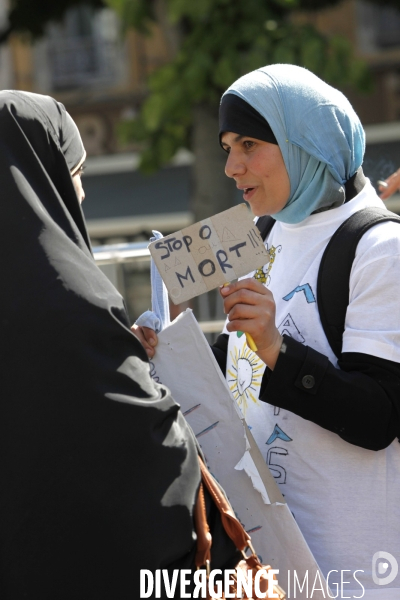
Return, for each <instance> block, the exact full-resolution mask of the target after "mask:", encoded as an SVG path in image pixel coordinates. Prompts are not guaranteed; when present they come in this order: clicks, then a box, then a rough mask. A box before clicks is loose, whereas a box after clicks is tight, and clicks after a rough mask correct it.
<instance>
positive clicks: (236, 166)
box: [225, 151, 246, 178]
mask: <svg viewBox="0 0 400 600" xmlns="http://www.w3.org/2000/svg"><path fill="white" fill-rule="evenodd" d="M245 171H246V167H245V165H244V163H243V161H241V160H240V158H239V157H238V156H237V155H236V154H235V153H234V152H232V151H231V152H230V153H229V154H228V158H227V161H226V165H225V175H227V177H233V178H234V177H237V176H239V175H243V174H244V173H245Z"/></svg>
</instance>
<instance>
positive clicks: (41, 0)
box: [0, 0, 104, 44]
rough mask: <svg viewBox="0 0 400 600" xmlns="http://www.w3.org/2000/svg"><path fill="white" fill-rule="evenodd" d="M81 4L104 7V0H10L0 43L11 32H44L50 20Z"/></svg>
mask: <svg viewBox="0 0 400 600" xmlns="http://www.w3.org/2000/svg"><path fill="white" fill-rule="evenodd" d="M80 4H86V5H89V6H93V7H94V8H100V7H102V6H103V7H104V2H103V1H102V0H9V10H8V24H7V26H6V27H5V29H4V30H3V31H0V44H1V43H4V42H5V41H6V40H7V39H8V37H9V36H10V35H11V33H28V34H31V35H32V36H33V37H40V36H42V35H43V34H44V32H45V29H46V25H47V24H48V23H49V22H50V21H60V20H61V19H62V18H63V16H64V15H65V13H66V12H67V10H68V9H69V8H72V7H74V6H79V5H80Z"/></svg>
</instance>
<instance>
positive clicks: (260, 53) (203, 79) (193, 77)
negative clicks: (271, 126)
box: [106, 0, 400, 171]
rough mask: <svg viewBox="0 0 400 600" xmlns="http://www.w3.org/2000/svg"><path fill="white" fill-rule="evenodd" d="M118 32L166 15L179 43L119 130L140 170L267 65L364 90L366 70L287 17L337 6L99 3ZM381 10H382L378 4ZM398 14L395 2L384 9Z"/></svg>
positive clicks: (271, 1)
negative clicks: (117, 23) (138, 148)
mask: <svg viewBox="0 0 400 600" xmlns="http://www.w3.org/2000/svg"><path fill="white" fill-rule="evenodd" d="M106 1H107V3H108V4H109V5H110V6H112V7H113V8H114V9H115V10H116V11H117V12H118V13H119V14H120V15H121V18H122V21H123V23H124V24H125V26H126V27H134V28H136V29H138V30H139V31H142V32H148V33H149V32H150V24H151V22H153V21H158V23H159V22H160V18H159V15H160V14H164V15H165V14H167V21H168V23H169V26H170V27H173V28H174V29H175V35H176V37H177V39H178V40H179V43H178V45H177V46H178V50H177V52H176V53H175V55H174V56H173V58H172V59H171V60H170V61H169V62H168V63H167V64H166V65H165V66H163V67H161V68H159V69H158V70H157V71H156V72H154V73H153V74H152V75H151V77H150V78H149V95H148V97H147V99H146V101H145V102H144V104H143V106H142V110H141V112H140V115H139V118H137V119H135V120H134V121H132V122H130V123H125V124H124V125H123V130H122V133H123V136H124V137H125V139H126V140H129V139H135V140H142V141H143V142H145V146H144V151H143V153H142V169H143V170H144V171H151V170H153V169H155V168H158V167H159V166H161V165H162V164H165V163H166V162H167V161H168V160H169V159H170V158H171V157H172V156H173V155H174V153H175V152H176V150H177V149H178V148H180V147H191V145H192V144H191V133H192V132H191V125H192V123H193V109H194V107H196V106H199V105H202V106H203V107H204V106H209V107H210V108H212V110H213V111H214V112H215V114H216V113H217V107H218V103H219V99H220V97H221V94H222V92H223V91H224V90H225V89H226V88H227V87H228V86H229V85H230V84H231V83H232V82H233V81H234V80H235V79H237V78H238V77H240V76H241V75H242V74H244V73H246V72H248V71H251V70H253V69H256V68H258V67H260V66H263V65H265V64H269V63H277V62H282V63H293V64H298V65H301V66H304V67H306V68H308V69H310V70H311V71H313V72H314V73H316V74H317V75H319V76H321V77H322V78H323V79H324V80H326V81H328V82H329V83H331V84H332V85H334V86H342V85H346V84H351V85H355V86H356V87H357V88H358V89H364V90H365V89H367V88H368V85H369V77H368V71H367V68H366V66H365V65H364V64H363V63H362V62H361V61H360V60H357V59H355V58H354V56H353V55H352V49H351V45H350V42H348V41H347V40H346V39H344V38H342V37H339V36H335V37H331V38H329V39H328V38H326V37H324V36H323V35H321V33H319V32H318V31H317V30H316V29H315V28H314V27H312V26H311V25H298V24H296V23H295V21H293V20H292V19H291V18H290V17H291V15H292V14H293V11H296V10H304V9H306V10H315V9H321V8H324V7H327V6H333V5H335V4H338V3H339V0H190V1H188V0H106ZM385 4H389V2H387V3H385ZM391 4H394V5H396V6H398V7H400V1H397V2H394V1H393V2H392V3H391Z"/></svg>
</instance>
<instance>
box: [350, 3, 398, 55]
mask: <svg viewBox="0 0 400 600" xmlns="http://www.w3.org/2000/svg"><path fill="white" fill-rule="evenodd" d="M357 23H358V37H359V46H360V49H361V50H362V51H363V52H366V53H374V52H379V51H381V50H386V49H389V48H395V47H396V46H397V47H400V10H398V9H396V8H392V7H387V6H378V5H377V4H371V3H369V2H367V1H366V0H358V2H357Z"/></svg>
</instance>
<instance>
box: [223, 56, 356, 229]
mask: <svg viewBox="0 0 400 600" xmlns="http://www.w3.org/2000/svg"><path fill="white" fill-rule="evenodd" d="M225 94H236V95H237V96H239V97H240V98H242V99H243V100H245V101H246V102H247V103H248V104H250V105H251V106H252V107H253V108H255V110H257V111H258V112H259V113H260V114H261V115H262V116H263V117H264V119H266V121H267V122H268V123H269V125H270V127H271V129H272V131H273V133H274V135H275V137H276V139H277V142H278V144H279V147H280V149H281V152H282V155H283V160H284V162H285V165H286V169H287V172H288V174H289V179H290V189H291V191H290V197H289V200H288V202H287V204H286V206H285V207H284V208H283V209H282V210H281V211H280V212H278V213H276V214H274V215H273V217H274V218H275V219H277V220H278V221H283V222H285V223H299V222H300V221H302V220H303V219H305V218H306V217H308V216H309V215H310V214H311V213H313V212H315V211H316V210H319V209H321V208H324V207H328V206H330V207H334V206H340V205H341V204H342V203H343V202H344V199H345V191H344V186H343V184H344V183H345V182H346V181H347V180H348V179H349V178H350V177H351V176H352V175H354V173H355V172H356V171H357V169H358V168H359V167H360V166H361V164H362V161H363V157H364V150H365V135H364V130H363V128H362V125H361V123H360V120H359V118H358V116H357V115H356V113H355V111H354V109H353V107H352V106H351V104H350V102H349V101H348V100H347V98H346V97H345V96H344V95H343V94H342V93H341V92H339V91H338V90H336V89H335V88H333V87H331V86H330V85H328V84H327V83H325V82H324V81H322V80H321V79H319V77H317V76H316V75H314V74H313V73H311V72H310V71H308V70H307V69H303V68H302V67H297V66H295V65H286V64H277V65H270V66H267V67H263V68H262V69H258V70H257V71H253V72H251V73H248V74H247V75H244V77H241V78H240V79H238V80H237V81H235V83H234V84H233V85H231V87H230V88H229V89H228V90H227V91H226V92H225ZM225 94H224V95H225Z"/></svg>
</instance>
